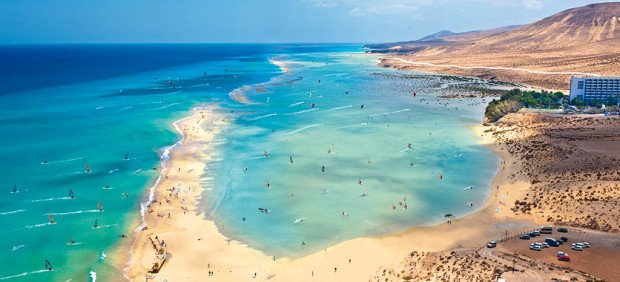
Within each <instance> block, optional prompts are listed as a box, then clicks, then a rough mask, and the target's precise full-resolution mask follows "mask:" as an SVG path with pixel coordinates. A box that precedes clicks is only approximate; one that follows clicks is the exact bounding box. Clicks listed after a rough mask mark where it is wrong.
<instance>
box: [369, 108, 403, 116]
mask: <svg viewBox="0 0 620 282" xmlns="http://www.w3.org/2000/svg"><path fill="white" fill-rule="evenodd" d="M407 111H411V108H407V109H402V110H398V111H393V112H386V113H382V114H372V115H368V116H369V117H376V116H383V115H391V114H397V113H402V112H407Z"/></svg>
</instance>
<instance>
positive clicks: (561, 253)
mask: <svg viewBox="0 0 620 282" xmlns="http://www.w3.org/2000/svg"><path fill="white" fill-rule="evenodd" d="M565 255H566V253H565V252H558V253H557V255H556V256H558V257H559V256H565Z"/></svg>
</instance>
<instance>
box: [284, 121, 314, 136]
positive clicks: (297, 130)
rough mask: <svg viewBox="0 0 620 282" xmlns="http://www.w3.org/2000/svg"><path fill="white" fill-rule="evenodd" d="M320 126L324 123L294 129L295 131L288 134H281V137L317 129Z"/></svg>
mask: <svg viewBox="0 0 620 282" xmlns="http://www.w3.org/2000/svg"><path fill="white" fill-rule="evenodd" d="M321 125H324V123H317V124H311V125H307V126H304V127H302V128H300V129H296V130H293V131H290V132H287V133H283V134H282V135H283V136H285V135H291V134H295V133H298V132H301V131H304V130H306V129H308V128H313V127H317V126H321Z"/></svg>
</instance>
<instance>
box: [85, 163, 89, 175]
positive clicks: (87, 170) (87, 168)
mask: <svg viewBox="0 0 620 282" xmlns="http://www.w3.org/2000/svg"><path fill="white" fill-rule="evenodd" d="M85 166H86V172H87V173H90V166H88V163H87V164H86V165H85Z"/></svg>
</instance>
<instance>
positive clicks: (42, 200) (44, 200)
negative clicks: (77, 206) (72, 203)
mask: <svg viewBox="0 0 620 282" xmlns="http://www.w3.org/2000/svg"><path fill="white" fill-rule="evenodd" d="M55 200H71V197H60V198H47V199H37V200H31V201H30V202H31V203H36V202H49V201H55Z"/></svg>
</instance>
